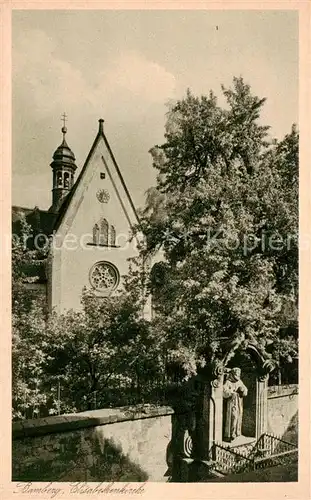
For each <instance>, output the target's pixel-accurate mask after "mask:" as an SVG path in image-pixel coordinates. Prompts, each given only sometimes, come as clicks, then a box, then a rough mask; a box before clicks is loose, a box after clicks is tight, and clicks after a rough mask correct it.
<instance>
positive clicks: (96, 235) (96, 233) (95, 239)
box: [93, 224, 99, 245]
mask: <svg viewBox="0 0 311 500" xmlns="http://www.w3.org/2000/svg"><path fill="white" fill-rule="evenodd" d="M93 243H94V245H98V244H99V226H98V224H95V226H94V227H93Z"/></svg>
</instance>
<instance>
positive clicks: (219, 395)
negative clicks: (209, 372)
mask: <svg viewBox="0 0 311 500" xmlns="http://www.w3.org/2000/svg"><path fill="white" fill-rule="evenodd" d="M199 399H200V401H199V404H198V407H197V417H196V421H197V425H196V431H195V437H194V442H193V456H194V457H195V458H196V459H197V460H210V459H213V457H212V456H211V455H210V452H211V449H212V447H213V444H214V443H215V442H216V443H221V442H222V419H223V415H222V413H223V379H222V376H221V377H219V378H218V379H215V380H213V381H204V382H203V381H202V382H201V387H200V398H199Z"/></svg>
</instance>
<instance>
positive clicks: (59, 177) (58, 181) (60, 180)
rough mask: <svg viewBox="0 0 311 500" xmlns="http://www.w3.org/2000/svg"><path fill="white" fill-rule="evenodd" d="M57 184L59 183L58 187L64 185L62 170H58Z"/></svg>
mask: <svg viewBox="0 0 311 500" xmlns="http://www.w3.org/2000/svg"><path fill="white" fill-rule="evenodd" d="M56 184H57V187H61V186H62V185H63V176H62V173H61V172H57V176H56Z"/></svg>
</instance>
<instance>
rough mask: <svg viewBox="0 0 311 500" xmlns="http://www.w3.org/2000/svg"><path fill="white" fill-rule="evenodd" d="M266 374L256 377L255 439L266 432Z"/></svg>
mask: <svg viewBox="0 0 311 500" xmlns="http://www.w3.org/2000/svg"><path fill="white" fill-rule="evenodd" d="M267 389H268V376H264V377H258V378H257V379H256V439H259V438H260V436H261V435H262V434H264V433H265V432H267V421H268V399H267Z"/></svg>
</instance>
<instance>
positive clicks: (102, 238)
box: [99, 219, 108, 245]
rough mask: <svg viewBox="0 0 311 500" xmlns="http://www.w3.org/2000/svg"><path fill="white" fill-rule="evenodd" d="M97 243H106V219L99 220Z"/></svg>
mask: <svg viewBox="0 0 311 500" xmlns="http://www.w3.org/2000/svg"><path fill="white" fill-rule="evenodd" d="M99 243H100V244H101V245H108V222H107V220H106V219H101V221H100V236H99Z"/></svg>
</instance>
